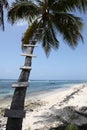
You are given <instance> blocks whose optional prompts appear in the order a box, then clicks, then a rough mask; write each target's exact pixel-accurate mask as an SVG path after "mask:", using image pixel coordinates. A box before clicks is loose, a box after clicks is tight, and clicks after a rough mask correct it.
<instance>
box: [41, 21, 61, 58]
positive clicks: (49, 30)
mask: <svg viewBox="0 0 87 130" xmlns="http://www.w3.org/2000/svg"><path fill="white" fill-rule="evenodd" d="M42 41H43V43H42V47H43V48H44V51H45V53H46V55H47V56H48V55H49V53H50V51H51V48H53V49H58V47H59V41H58V40H57V38H56V34H55V31H54V29H53V26H52V23H51V21H50V20H48V21H47V23H46V26H45V27H44V33H43V38H42Z"/></svg>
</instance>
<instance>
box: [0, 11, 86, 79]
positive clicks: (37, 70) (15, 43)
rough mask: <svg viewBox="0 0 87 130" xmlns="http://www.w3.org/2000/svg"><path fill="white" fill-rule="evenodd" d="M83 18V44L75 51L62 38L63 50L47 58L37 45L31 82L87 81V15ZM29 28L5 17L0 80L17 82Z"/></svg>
mask: <svg viewBox="0 0 87 130" xmlns="http://www.w3.org/2000/svg"><path fill="white" fill-rule="evenodd" d="M81 16H82V18H83V22H84V28H83V30H82V35H83V38H84V43H82V42H81V41H79V44H78V46H77V47H76V48H75V49H74V50H73V49H71V48H70V47H69V46H68V45H67V44H66V42H65V41H64V40H63V39H62V38H61V37H60V36H59V37H60V47H59V49H58V50H57V51H54V50H52V52H51V53H50V55H49V57H48V58H47V57H46V55H45V53H44V50H43V49H42V47H41V44H40V43H38V47H36V48H35V50H34V54H35V55H36V56H37V57H36V58H33V60H32V70H31V74H30V79H32V80H35V79H37V80H39V79H40V80H42V79H46V80H72V79H73V80H87V22H86V21H87V16H86V15H85V14H83V15H81ZM26 28H27V24H26V23H22V22H19V23H16V24H14V25H11V24H10V23H9V22H8V21H7V20H6V17H5V31H4V32H3V31H2V30H0V79H18V77H19V75H20V72H21V70H20V67H21V66H23V65H24V59H25V58H24V56H21V53H22V50H21V38H22V36H23V33H24V32H25V30H26Z"/></svg>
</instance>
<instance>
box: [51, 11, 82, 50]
mask: <svg viewBox="0 0 87 130" xmlns="http://www.w3.org/2000/svg"><path fill="white" fill-rule="evenodd" d="M52 17H53V18H52V21H53V23H54V25H55V27H56V29H57V31H59V32H60V33H61V34H62V35H63V38H64V39H65V40H66V41H67V43H68V45H70V47H72V48H74V47H75V46H76V45H77V44H78V41H79V39H81V40H83V37H82V35H81V33H80V31H81V29H82V26H83V23H82V20H81V19H80V18H79V17H75V16H74V15H72V14H66V13H59V14H58V13H57V14H56V15H55V16H52Z"/></svg>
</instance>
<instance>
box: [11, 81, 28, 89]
mask: <svg viewBox="0 0 87 130" xmlns="http://www.w3.org/2000/svg"><path fill="white" fill-rule="evenodd" d="M28 86H29V83H28V82H15V83H13V84H12V87H13V88H16V87H28Z"/></svg>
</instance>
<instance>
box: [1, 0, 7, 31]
mask: <svg viewBox="0 0 87 130" xmlns="http://www.w3.org/2000/svg"><path fill="white" fill-rule="evenodd" d="M4 8H6V9H8V8H9V4H8V2H7V0H0V26H1V27H2V30H4Z"/></svg>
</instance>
